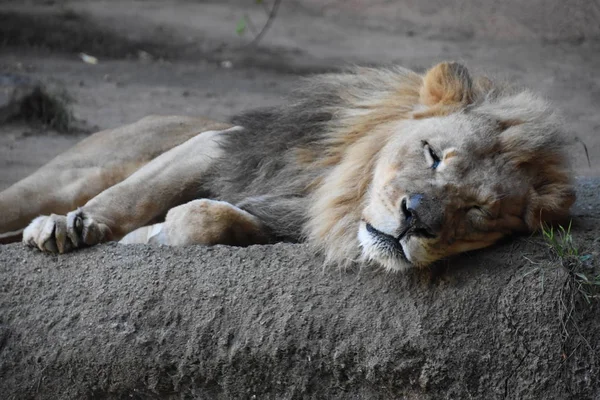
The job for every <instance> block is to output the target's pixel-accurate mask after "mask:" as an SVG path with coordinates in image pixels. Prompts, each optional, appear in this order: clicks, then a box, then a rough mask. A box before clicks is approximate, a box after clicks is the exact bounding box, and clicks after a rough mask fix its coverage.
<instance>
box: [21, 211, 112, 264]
mask: <svg viewBox="0 0 600 400" xmlns="http://www.w3.org/2000/svg"><path fill="white" fill-rule="evenodd" d="M109 234H110V230H109V229H108V227H107V226H106V225H104V224H100V223H97V222H96V221H94V220H93V219H92V218H91V217H90V216H88V215H87V214H86V213H84V212H83V211H81V210H76V211H72V212H70V213H68V214H67V215H66V216H64V215H56V214H52V215H49V216H47V215H43V216H40V217H37V218H36V219H34V220H33V221H31V223H30V224H29V226H28V227H27V228H25V230H24V231H23V243H25V244H26V245H28V246H31V247H37V248H38V249H40V250H41V251H45V252H48V253H60V254H62V253H66V252H69V251H71V250H73V249H76V248H79V247H83V246H92V245H95V244H98V243H100V242H103V241H106V240H107V238H108V237H109Z"/></svg>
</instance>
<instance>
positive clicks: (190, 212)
mask: <svg viewBox="0 0 600 400" xmlns="http://www.w3.org/2000/svg"><path fill="white" fill-rule="evenodd" d="M519 96H520V97H519ZM503 102H504V103H503ZM519 108H521V109H519ZM559 126H560V125H559V124H558V123H557V120H556V118H555V117H554V114H553V113H552V112H551V110H550V109H549V108H548V107H547V106H546V104H545V103H544V102H542V101H541V100H539V99H537V98H535V97H533V96H531V95H529V94H528V93H527V92H514V93H507V94H505V93H504V92H502V91H501V90H500V89H499V88H497V87H494V86H493V85H492V84H491V83H490V82H489V81H487V80H483V79H481V80H475V81H472V80H471V78H470V77H469V76H468V75H467V74H466V70H464V69H463V68H462V67H460V68H457V67H456V65H455V64H440V65H438V66H437V67H436V68H434V69H432V70H431V71H430V72H429V73H428V74H427V75H426V76H422V75H419V74H416V73H414V72H412V71H408V70H405V69H400V68H397V69H393V70H378V69H359V70H356V71H354V72H353V73H347V74H331V75H324V76H320V77H317V78H312V79H311V80H309V81H307V82H306V85H305V86H304V88H303V89H302V90H301V91H299V92H298V93H297V94H296V97H295V98H294V99H293V100H292V102H291V104H288V105H286V106H281V107H276V108H272V109H268V110H262V111H255V112H250V113H247V114H244V115H241V116H239V117H236V118H234V119H233V120H232V122H231V124H221V123H217V122H212V121H207V120H201V119H191V118H185V117H153V118H151V119H145V120H142V121H140V122H138V123H136V124H133V125H130V126H128V127H123V128H119V129H116V130H113V131H107V132H101V133H98V134H95V135H93V136H91V137H90V138H89V139H86V141H84V142H82V143H81V144H80V145H78V147H76V148H74V149H72V150H71V151H70V152H68V153H66V154H65V155H62V156H59V157H58V158H57V159H55V160H53V161H52V162H51V163H50V164H48V166H46V167H43V168H42V169H40V170H39V171H38V172H36V174H34V175H32V176H31V177H29V178H27V179H25V180H24V181H22V182H19V183H17V184H15V185H14V186H13V187H11V188H9V189H8V190H7V191H5V192H3V193H1V194H0V205H4V206H5V207H8V208H5V209H8V210H10V212H8V213H7V212H4V211H3V212H2V213H1V214H0V234H2V233H5V232H10V231H18V230H19V229H22V228H24V227H25V226H26V225H27V223H28V222H29V221H30V220H31V219H32V218H33V217H35V216H36V215H39V214H50V213H56V214H65V213H67V212H68V211H70V210H75V211H72V212H70V213H69V214H68V215H67V216H66V217H63V216H60V215H52V216H50V217H40V218H37V219H35V220H34V221H33V222H32V223H31V225H30V226H29V227H28V228H27V229H26V230H25V231H24V233H23V240H24V241H25V242H26V243H28V244H30V245H32V246H36V247H38V248H40V249H42V250H45V251H50V252H65V251H68V250H71V249H73V248H76V247H80V246H81V245H91V244H96V243H100V242H103V241H107V240H118V239H121V238H122V237H124V236H125V242H136V241H142V242H145V241H150V242H157V243H164V244H172V245H184V244H193V243H198V244H215V243H224V244H237V245H247V244H252V243H269V242H273V241H277V240H292V241H298V240H308V241H309V242H310V243H312V244H313V245H314V246H315V247H316V248H317V249H318V250H320V251H322V252H324V253H325V255H326V257H327V259H328V261H330V262H335V263H337V264H346V263H348V262H351V261H354V260H357V259H359V257H360V255H361V248H362V255H363V257H364V258H366V259H373V260H374V261H376V262H378V263H379V264H381V265H383V266H385V267H386V268H389V269H401V268H403V267H404V266H405V265H408V264H411V263H412V264H415V265H426V264H429V263H430V262H432V261H435V260H436V259H439V258H442V257H446V256H449V255H452V254H455V253H459V252H462V251H467V250H470V249H473V248H479V247H485V246H488V245H490V244H492V243H493V242H494V241H496V240H497V239H499V238H500V237H502V236H505V235H506V234H509V233H511V232H515V231H522V230H527V229H534V228H535V226H534V225H535V224H539V222H540V221H541V220H542V219H543V220H548V221H551V220H553V219H556V218H561V217H564V215H565V214H566V212H568V208H569V206H570V205H571V203H572V201H573V198H574V197H573V193H572V189H571V184H570V176H569V173H568V167H567V165H566V162H565V160H564V154H563V150H564V149H563V147H564V146H563V142H562V141H561V138H560V131H559ZM524 128H526V130H525V133H524V134H523V133H520V132H519V131H518V130H519V129H524ZM515 135H516V136H515ZM528 135H529V136H530V137H528ZM434 146H435V147H439V149H440V151H441V152H439V153H438V154H439V155H440V159H439V160H438V159H437V155H436V154H435V153H434V152H432V151H433V150H431V148H432V147H434ZM423 148H425V149H426V154H425V156H423V150H422V149H423ZM428 152H429V153H428ZM535 152H538V154H537V155H536V154H534V153H535ZM428 154H431V155H429V156H428ZM428 157H429V158H431V157H434V158H435V160H433V161H432V160H430V159H429V158H428ZM536 157H537V158H536ZM427 160H429V161H427ZM427 162H429V163H430V164H431V163H432V162H433V163H434V164H433V167H432V165H427ZM474 162H480V163H481V166H478V165H474V164H473V163H474ZM438 165H439V167H438ZM480 167H484V168H480ZM432 170H436V171H433V173H432ZM506 179H509V180H511V179H512V180H513V182H511V184H512V188H511V187H509V186H507V185H505V184H504V183H503V181H505V180H506ZM34 193H39V194H41V196H35V197H34V196H33V194H34ZM544 196H545V197H544ZM504 198H507V199H509V202H508V203H505V202H503V199H504ZM40 199H42V200H43V201H40ZM194 199H199V200H194ZM207 199H211V200H207ZM415 199H416V200H415ZM536 201H537V203H535V202H536ZM434 202H436V205H434V204H433V203H434ZM469 202H471V203H473V204H475V203H477V204H478V205H477V207H480V206H481V207H484V206H485V207H486V213H487V214H486V217H485V219H486V220H487V221H485V223H484V222H483V221H481V220H482V219H483V218H482V217H481V216H480V217H481V218H480V217H478V218H479V219H474V218H473V217H472V216H469V214H468V213H467V212H466V211H464V210H466V208H468V207H470V206H469V204H470V203H469ZM437 203H439V204H437ZM467 203H469V204H467ZM483 203H486V204H485V205H483ZM509 203H510V204H512V206H509V205H507V204H509ZM407 204H408V206H407ZM515 204H516V205H515ZM417 206H418V207H420V208H417ZM438 206H439V209H440V210H439V211H434V209H436V207H438ZM78 207H81V208H80V209H77V208H78ZM407 207H408V208H407ZM411 207H412V208H411ZM536 213H537V215H535V214H536ZM165 214H166V220H165V222H164V223H160V224H158V225H154V226H153V227H152V228H145V230H144V229H142V230H141V231H139V230H138V231H135V230H136V229H137V228H140V227H143V226H146V225H148V224H152V223H154V222H157V221H161V220H162V219H163V218H164V217H165ZM434 214H435V215H434ZM488 214H489V215H488ZM491 214H494V218H492V217H491ZM488 217H489V218H488ZM438 222H439V223H438ZM449 223H451V224H452V226H445V225H444V224H446V225H448V224H449ZM438 225H439V226H438ZM375 227H376V228H375ZM134 231H135V232H134ZM131 232H134V233H131ZM127 234H129V235H127ZM126 235H127V236H126ZM403 235H405V236H403ZM390 246H391V247H390Z"/></svg>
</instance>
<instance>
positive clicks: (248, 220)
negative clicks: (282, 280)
mask: <svg viewBox="0 0 600 400" xmlns="http://www.w3.org/2000/svg"><path fill="white" fill-rule="evenodd" d="M141 230H144V231H146V230H149V232H152V234H153V235H152V234H151V235H147V234H146V233H145V232H142V234H141V235H140V234H139V233H140V232H138V231H135V232H132V233H131V234H129V235H127V236H125V237H124V238H123V240H121V243H126V244H127V243H136V242H137V243H139V242H145V241H146V240H144V239H146V238H148V236H150V237H149V238H148V239H147V242H149V243H156V244H166V245H170V246H185V245H191V244H203V245H215V244H226V245H230V246H249V245H251V244H266V243H269V242H270V235H269V233H268V231H267V229H266V228H265V227H264V225H263V224H262V222H261V221H260V220H259V219H258V218H257V217H256V216H254V215H252V214H250V213H248V212H246V211H244V210H242V209H240V208H238V207H236V206H234V205H232V204H230V203H227V202H224V201H217V200H209V199H201V200H194V201H190V202H189V203H186V204H183V205H181V206H178V207H175V208H173V209H171V210H170V211H169V212H168V214H167V217H166V219H165V222H164V223H162V224H156V225H153V226H151V227H144V228H140V231H141ZM140 238H141V239H142V240H139V239H140Z"/></svg>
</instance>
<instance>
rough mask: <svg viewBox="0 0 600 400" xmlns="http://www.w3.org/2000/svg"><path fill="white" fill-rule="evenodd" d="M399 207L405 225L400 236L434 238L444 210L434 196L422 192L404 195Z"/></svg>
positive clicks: (437, 232) (440, 224)
mask: <svg viewBox="0 0 600 400" xmlns="http://www.w3.org/2000/svg"><path fill="white" fill-rule="evenodd" d="M400 209H401V211H402V216H403V217H404V225H405V226H406V228H405V229H404V230H403V233H402V235H401V236H404V235H407V236H417V237H425V238H434V237H436V236H437V235H438V234H439V232H440V231H441V228H442V222H443V220H444V212H443V209H442V207H441V204H439V202H437V201H436V199H435V198H432V197H428V196H425V195H423V194H412V195H409V196H405V197H404V198H403V199H402V202H401V205H400Z"/></svg>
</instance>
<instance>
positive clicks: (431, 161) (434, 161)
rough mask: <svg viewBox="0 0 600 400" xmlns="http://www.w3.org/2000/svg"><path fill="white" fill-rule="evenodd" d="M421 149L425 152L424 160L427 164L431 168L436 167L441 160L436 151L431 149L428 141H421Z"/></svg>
mask: <svg viewBox="0 0 600 400" xmlns="http://www.w3.org/2000/svg"><path fill="white" fill-rule="evenodd" d="M422 143H423V151H424V153H425V160H426V161H427V165H429V168H431V169H437V167H439V165H440V163H441V162H442V160H441V159H440V157H439V156H438V154H437V152H436V151H435V150H433V148H432V147H431V146H430V145H429V143H427V142H425V141H423V142H422Z"/></svg>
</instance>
